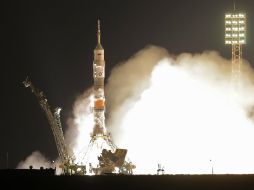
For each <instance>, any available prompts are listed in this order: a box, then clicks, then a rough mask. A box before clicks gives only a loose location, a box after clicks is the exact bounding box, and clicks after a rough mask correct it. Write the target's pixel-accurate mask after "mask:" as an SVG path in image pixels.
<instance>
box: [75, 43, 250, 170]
mask: <svg viewBox="0 0 254 190" xmlns="http://www.w3.org/2000/svg"><path fill="white" fill-rule="evenodd" d="M242 70H243V72H242V82H241V88H238V89H237V90H236V89H234V88H233V89H232V84H231V83H230V76H231V64H230V60H227V59H224V58H223V57H221V56H220V55H219V54H218V53H217V52H213V51H207V52H204V53H201V54H189V53H183V54H180V55H178V56H172V55H169V54H168V53H167V51H166V50H165V49H162V48H159V47H154V46H151V47H147V48H145V49H144V50H141V51H140V52H138V53H137V54H136V55H134V56H133V57H132V58H131V59H130V60H128V61H126V62H124V63H121V64H119V65H118V66H116V67H115V68H114V69H113V70H112V72H111V75H110V77H109V79H108V84H107V86H106V101H107V114H108V115H107V127H108V129H109V130H110V131H111V134H112V137H113V139H114V142H115V143H116V144H117V145H118V146H119V147H121V148H127V149H128V156H129V158H130V159H131V160H132V161H133V163H135V164H136V166H137V168H136V173H155V172H156V170H157V164H162V166H164V167H165V170H166V172H167V173H174V174H176V173H187V174H191V173H198V174H202V173H211V172H212V168H213V171H214V173H253V172H254V169H253V168H254V162H253V161H254V154H253V153H252V152H253V151H252V146H253V145H254V138H253V136H254V125H253V122H252V119H251V117H252V115H253V111H252V110H253V104H254V96H253V94H254V88H253V80H252V78H254V77H253V76H254V75H253V71H252V69H251V68H250V67H249V66H248V63H247V62H246V61H245V62H244V64H243V68H242ZM85 101H87V100H85ZM79 102H80V100H79V101H78V102H77V103H76V104H75V105H76V107H78V106H79ZM82 105H84V104H83V103H82ZM86 109H87V108H86ZM74 110H76V109H75V108H74ZM81 115H82V117H87V118H89V116H88V115H89V114H88V115H85V114H84V112H83V113H81V112H79V111H78V114H76V119H78V118H79V117H80V116H81ZM90 115H91V114H90ZM85 141H87V140H85V139H84V138H83V143H84V142H85ZM79 142H81V141H79Z"/></svg>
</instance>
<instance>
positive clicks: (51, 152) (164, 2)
mask: <svg viewBox="0 0 254 190" xmlns="http://www.w3.org/2000/svg"><path fill="white" fill-rule="evenodd" d="M236 8H237V10H242V11H245V12H246V13H247V19H248V24H247V26H248V31H247V45H245V46H244V50H243V56H244V58H245V59H247V60H248V61H249V62H250V63H252V66H253V67H254V51H253V50H254V1H253V0H241V1H240V0H238V1H236ZM1 9H2V19H3V21H2V27H1V28H2V29H1V31H2V32H1V33H2V35H1V44H2V51H1V52H2V56H1V57H2V58H1V83H2V88H1V105H2V108H1V123H0V126H1V133H0V134H1V136H0V168H6V154H7V152H8V155H9V167H10V168H14V167H16V165H17V164H18V163H19V161H21V160H24V159H25V158H26V157H27V156H29V155H30V154H31V153H32V152H33V151H35V150H39V151H40V152H41V153H42V154H44V155H46V156H47V157H48V158H49V159H50V160H53V159H55V158H56V157H57V149H56V145H55V142H54V138H53V134H52V132H51V129H50V127H49V125H48V122H47V120H46V117H45V115H44V113H43V112H42V110H41V108H40V107H39V104H38V102H37V99H36V98H35V96H34V95H33V94H32V93H31V91H30V89H26V88H24V86H23V84H22V81H23V80H24V79H25V78H26V76H27V75H29V76H30V78H31V80H32V82H33V83H34V84H35V86H37V87H38V88H40V89H41V90H43V91H44V93H45V94H46V96H47V99H48V102H49V104H50V105H51V107H52V108H54V107H56V106H60V107H62V108H63V111H62V112H61V113H62V125H63V129H64V130H65V129H66V128H67V124H66V121H67V118H68V117H69V116H70V115H71V111H72V105H73V103H74V101H75V99H76V97H77V96H78V95H80V94H81V93H82V92H83V91H84V90H85V89H87V88H89V87H90V86H91V85H92V84H93V78H92V61H93V49H94V47H95V45H96V25H97V19H98V18H100V19H101V28H102V44H103V47H104V49H105V60H106V79H107V76H108V75H109V73H110V70H111V68H112V67H114V65H116V64H118V63H119V62H122V61H124V60H127V59H128V58H130V57H131V56H132V55H133V54H135V53H136V52H137V51H139V50H140V49H142V48H144V47H145V46H147V45H150V44H153V45H157V46H161V47H164V48H166V49H168V51H169V52H170V53H172V54H180V53H183V52H191V53H201V52H203V51H205V50H215V51H218V52H220V54H221V55H222V56H224V57H226V58H230V57H231V47H230V46H225V45H224V14H225V12H228V11H232V10H233V0H149V1H148V0H137V1H130V0H129V1H127V0H126V1H121V0H104V1H103V0H101V1H99V0H97V1H93V0H82V1H58V2H57V1H48V2H47V1H38V0H34V1H26V0H24V1H16V2H15V1H6V2H5V3H3V2H1ZM84 140H85V139H84ZM87 140H88V139H87Z"/></svg>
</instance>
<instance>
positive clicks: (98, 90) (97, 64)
mask: <svg viewBox="0 0 254 190" xmlns="http://www.w3.org/2000/svg"><path fill="white" fill-rule="evenodd" d="M100 38H101V33H100V21H98V30H97V46H96V48H95V49H94V61H93V78H94V129H93V134H92V136H93V137H96V136H107V132H106V128H105V96H104V78H105V60H104V49H103V47H102V45H101V41H100Z"/></svg>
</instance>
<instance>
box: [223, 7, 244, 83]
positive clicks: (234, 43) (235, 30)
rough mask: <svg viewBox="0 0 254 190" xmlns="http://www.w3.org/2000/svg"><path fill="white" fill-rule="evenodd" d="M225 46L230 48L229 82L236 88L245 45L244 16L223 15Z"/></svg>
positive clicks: (236, 13) (237, 14)
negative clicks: (230, 70) (230, 71)
mask: <svg viewBox="0 0 254 190" xmlns="http://www.w3.org/2000/svg"><path fill="white" fill-rule="evenodd" d="M225 44H226V45H231V47H232V67H231V69H232V73H231V82H232V84H233V85H235V86H238V85H239V82H240V78H241V65H242V45H243V44H246V14H245V13H242V12H237V11H236V10H235V5H234V11H233V12H232V13H226V14H225Z"/></svg>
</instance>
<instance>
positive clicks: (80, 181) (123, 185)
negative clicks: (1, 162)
mask: <svg viewBox="0 0 254 190" xmlns="http://www.w3.org/2000/svg"><path fill="white" fill-rule="evenodd" d="M15 172H16V171H14V172H12V173H11V174H9V175H7V174H6V173H5V174H4V173H3V172H0V177H1V185H2V186H3V185H7V187H5V189H14V188H15V189H18V188H23V187H24V188H25V189H28V188H31V189H49V188H50V189H51V188H57V189H179V190H181V189H195V190H198V189H202V190H204V189H208V190H210V189H211V190H215V189H220V190H221V189H222V190H223V189H227V190H233V189H241V190H242V189H244V190H248V189H254V175H253V174H252V175H160V176H158V175H132V176H124V175H104V176H50V175H38V174H34V175H33V174H31V173H30V174H28V173H27V174H25V175H19V174H18V172H16V173H15Z"/></svg>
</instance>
